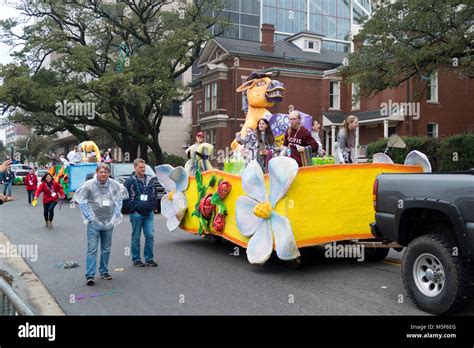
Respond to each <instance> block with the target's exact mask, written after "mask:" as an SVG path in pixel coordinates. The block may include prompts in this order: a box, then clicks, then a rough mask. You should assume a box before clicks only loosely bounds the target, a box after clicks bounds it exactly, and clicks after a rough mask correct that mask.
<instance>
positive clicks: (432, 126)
mask: <svg viewBox="0 0 474 348" xmlns="http://www.w3.org/2000/svg"><path fill="white" fill-rule="evenodd" d="M426 135H428V136H429V137H430V138H437V137H438V124H437V123H435V122H430V123H428V125H427V131H426Z"/></svg>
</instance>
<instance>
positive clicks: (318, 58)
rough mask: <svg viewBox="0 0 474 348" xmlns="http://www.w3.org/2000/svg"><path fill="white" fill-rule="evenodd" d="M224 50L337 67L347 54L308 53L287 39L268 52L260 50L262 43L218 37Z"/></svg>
mask: <svg viewBox="0 0 474 348" xmlns="http://www.w3.org/2000/svg"><path fill="white" fill-rule="evenodd" d="M214 40H215V41H216V42H217V43H218V44H219V45H220V46H221V47H222V48H223V49H225V50H226V51H228V52H229V53H233V54H240V55H249V56H258V57H267V58H276V59H285V60H286V61H294V62H301V63H305V64H308V63H312V64H317V63H323V64H329V65H333V67H336V66H338V65H341V64H342V60H343V59H344V57H346V56H347V53H343V52H334V51H329V50H326V49H323V48H321V53H315V52H306V51H303V50H301V49H300V48H299V47H297V46H296V45H294V44H293V43H291V42H288V41H287V40H286V39H283V40H280V41H277V42H275V50H274V52H267V51H264V50H262V49H260V46H261V43H260V42H258V41H246V40H239V39H232V38H227V37H216V38H215V39H214Z"/></svg>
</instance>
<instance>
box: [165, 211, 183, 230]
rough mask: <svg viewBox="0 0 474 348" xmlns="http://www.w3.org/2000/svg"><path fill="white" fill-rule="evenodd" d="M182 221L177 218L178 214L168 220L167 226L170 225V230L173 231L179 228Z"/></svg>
mask: <svg viewBox="0 0 474 348" xmlns="http://www.w3.org/2000/svg"><path fill="white" fill-rule="evenodd" d="M179 224H180V221H179V220H178V219H177V218H176V216H174V215H173V216H171V217H169V218H168V220H166V227H168V231H173V230H175V229H177V228H178V226H179Z"/></svg>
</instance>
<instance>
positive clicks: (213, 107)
mask: <svg viewBox="0 0 474 348" xmlns="http://www.w3.org/2000/svg"><path fill="white" fill-rule="evenodd" d="M211 86H212V96H211V110H217V82H213V83H212V84H211Z"/></svg>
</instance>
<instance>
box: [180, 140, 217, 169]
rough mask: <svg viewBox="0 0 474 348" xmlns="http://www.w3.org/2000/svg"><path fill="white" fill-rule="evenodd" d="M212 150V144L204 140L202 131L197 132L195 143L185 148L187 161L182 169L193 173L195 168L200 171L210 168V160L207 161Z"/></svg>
mask: <svg viewBox="0 0 474 348" xmlns="http://www.w3.org/2000/svg"><path fill="white" fill-rule="evenodd" d="M212 151H214V146H212V145H211V144H208V143H205V142H204V132H203V131H199V132H197V134H196V143H195V144H193V145H192V146H190V147H188V148H187V149H186V154H187V155H188V158H189V161H187V162H186V164H185V166H184V169H185V170H186V171H187V172H188V173H189V174H190V175H195V174H196V169H197V168H199V170H200V171H201V172H204V171H206V170H209V169H212V165H211V162H209V158H210V157H211V155H212Z"/></svg>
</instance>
